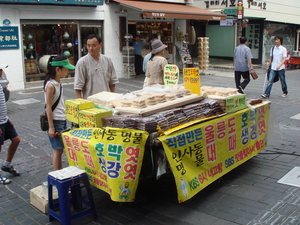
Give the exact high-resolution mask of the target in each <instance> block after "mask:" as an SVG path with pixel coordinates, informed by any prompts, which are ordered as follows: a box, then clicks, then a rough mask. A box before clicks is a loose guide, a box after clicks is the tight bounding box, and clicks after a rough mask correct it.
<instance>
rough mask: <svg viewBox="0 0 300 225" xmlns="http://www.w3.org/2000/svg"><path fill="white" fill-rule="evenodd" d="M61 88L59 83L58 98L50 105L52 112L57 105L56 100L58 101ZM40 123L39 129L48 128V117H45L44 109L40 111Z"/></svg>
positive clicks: (44, 129)
mask: <svg viewBox="0 0 300 225" xmlns="http://www.w3.org/2000/svg"><path fill="white" fill-rule="evenodd" d="M61 89H62V86H61V85H60V93H59V96H58V99H57V100H56V102H55V103H54V104H53V105H52V107H51V109H52V112H53V111H54V110H55V108H56V106H57V105H58V102H59V100H60V96H61ZM45 108H46V105H45ZM40 124H41V130H42V131H46V130H48V128H49V123H48V117H47V113H46V111H44V112H43V113H42V115H40Z"/></svg>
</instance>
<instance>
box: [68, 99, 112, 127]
mask: <svg viewBox="0 0 300 225" xmlns="http://www.w3.org/2000/svg"><path fill="white" fill-rule="evenodd" d="M65 108H66V119H67V120H69V121H70V122H73V123H76V124H78V125H79V127H81V128H96V127H98V128H101V127H102V120H101V118H102V117H108V116H111V115H112V111H110V110H106V109H100V108H95V106H94V102H92V101H89V100H85V99H81V98H78V99H70V100H66V101H65Z"/></svg>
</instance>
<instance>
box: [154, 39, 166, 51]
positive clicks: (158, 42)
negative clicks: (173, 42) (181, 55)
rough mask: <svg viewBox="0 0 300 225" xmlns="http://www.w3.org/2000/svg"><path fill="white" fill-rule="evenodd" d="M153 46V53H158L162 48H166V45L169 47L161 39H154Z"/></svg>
mask: <svg viewBox="0 0 300 225" xmlns="http://www.w3.org/2000/svg"><path fill="white" fill-rule="evenodd" d="M151 47H152V51H151V53H152V54H156V53H158V52H160V51H161V50H163V49H165V48H166V47H168V46H167V45H164V44H163V43H162V42H161V40H158V39H156V40H154V41H153V42H152V44H151Z"/></svg>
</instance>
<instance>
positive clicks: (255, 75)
mask: <svg viewBox="0 0 300 225" xmlns="http://www.w3.org/2000/svg"><path fill="white" fill-rule="evenodd" d="M250 74H251V76H252V78H253V80H256V79H257V78H258V75H257V73H256V72H255V71H254V70H251V71H250Z"/></svg>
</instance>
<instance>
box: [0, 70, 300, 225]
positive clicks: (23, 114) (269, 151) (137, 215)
mask: <svg viewBox="0 0 300 225" xmlns="http://www.w3.org/2000/svg"><path fill="white" fill-rule="evenodd" d="M257 72H258V74H259V76H260V77H259V78H258V79H257V80H255V81H251V82H250V84H249V85H248V87H247V88H246V90H245V92H246V93H247V96H248V98H259V97H260V94H261V93H262V83H263V77H264V71H263V70H262V69H257ZM298 73H299V71H298V70H294V71H287V82H288V87H289V92H290V94H289V96H288V97H287V98H285V99H284V98H281V97H280V95H281V90H280V84H279V83H276V84H275V85H274V87H273V90H272V95H271V98H270V100H271V101H272V104H271V105H272V110H271V115H272V116H271V117H272V119H273V121H275V122H274V123H273V127H274V131H275V132H273V134H272V135H270V136H271V137H270V138H269V146H268V147H267V148H266V149H265V150H264V151H262V153H260V154H258V155H257V156H255V157H253V158H252V159H251V160H249V161H247V162H245V163H244V164H242V165H241V166H239V167H238V168H236V169H235V170H233V171H231V172H230V173H228V174H226V175H225V176H223V177H222V178H221V179H219V180H218V181H216V182H214V183H213V184H211V185H210V186H208V187H207V188H205V189H204V190H203V191H201V192H200V193H198V194H197V195H196V196H194V197H193V198H192V199H190V200H188V201H186V202H184V203H181V204H178V203H177V198H176V190H175V186H174V180H173V179H172V176H171V175H165V176H162V177H161V178H160V179H159V180H158V181H153V180H150V181H142V182H141V184H140V186H141V187H140V188H139V193H138V196H141V197H139V198H138V201H137V202H136V203H134V204H120V203H115V202H112V201H111V200H110V198H109V196H108V194H106V193H104V192H103V191H100V190H99V189H97V188H94V187H92V190H93V195H94V199H95V203H96V207H97V212H98V215H99V219H98V221H96V222H94V221H92V217H91V216H88V217H85V218H83V219H80V220H77V221H75V222H74V223H73V224H149V225H150V224H151V225H152V224H180V225H181V224H213V225H217V224H219V225H227V224H249V225H254V224H257V225H258V224H300V222H299V221H300V218H299V213H298V212H299V208H300V207H299V206H300V205H299V204H300V203H299V200H298V198H299V193H300V189H299V188H295V187H291V186H288V185H283V184H279V183H277V180H279V179H280V178H281V177H282V176H283V175H285V174H286V173H287V172H288V171H290V170H291V169H292V168H293V167H294V166H299V162H300V161H299V155H300V151H299V147H298V146H300V140H299V135H300V126H299V125H300V123H299V120H293V119H291V118H290V117H292V116H294V115H296V114H298V113H299V111H300V110H299V103H300V102H299V97H300V93H299V92H298V91H297V90H298V89H299V86H300V85H299V82H300V81H299V79H298ZM232 76H233V73H232V71H230V70H225V69H224V68H223V69H219V68H214V69H211V70H210V75H205V76H201V85H213V86H224V87H233V86H234V80H233V77H232ZM142 83H143V78H142V77H137V78H134V79H121V84H122V85H118V86H117V90H118V92H122V93H125V92H126V91H132V90H136V89H139V88H140V87H142ZM64 94H65V96H66V97H65V98H66V99H70V98H75V95H74V92H73V90H72V84H66V85H65V88H64ZM28 98H34V99H37V100H39V101H40V102H37V103H33V104H29V105H17V104H15V103H13V101H15V100H21V99H28ZM43 99H44V96H43V94H42V92H41V88H37V87H35V88H32V89H26V90H23V91H13V92H12V93H11V99H10V101H9V102H8V113H9V117H10V118H11V119H12V120H13V121H14V123H15V124H16V128H17V131H18V133H19V135H20V137H21V139H22V142H21V144H20V148H19V150H18V152H17V153H16V155H15V158H14V161H13V164H14V165H15V167H16V168H17V169H19V170H20V171H21V176H20V177H11V176H10V175H7V174H5V173H4V172H1V174H2V175H7V177H9V178H10V179H11V180H12V183H11V184H9V185H5V186H0V200H1V201H0V218H1V219H0V224H26V225H29V224H59V223H58V222H57V221H55V220H54V221H53V222H51V223H49V222H48V220H47V218H48V217H47V215H45V214H43V213H41V212H40V211H38V210H37V209H35V208H34V207H33V206H31V205H30V203H29V190H30V189H31V188H33V187H36V186H38V185H40V184H41V183H42V182H44V181H45V180H46V178H47V173H48V172H49V171H51V170H52V166H51V152H52V150H51V147H50V144H49V141H48V138H47V136H46V134H45V132H42V131H40V129H39V125H38V116H39V114H40V112H41V110H42V108H43V105H44V103H43V102H44V100H43ZM276 121H278V122H276ZM276 128H277V129H278V128H280V132H278V130H276ZM7 145H8V143H5V145H4V146H3V148H2V149H3V150H2V153H1V160H0V162H2V160H3V158H4V154H5V153H6V146H7ZM64 165H65V166H66V165H67V164H66V159H65V157H64ZM145 196H147V197H148V198H144V197H145Z"/></svg>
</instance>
